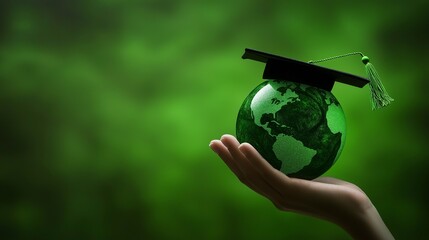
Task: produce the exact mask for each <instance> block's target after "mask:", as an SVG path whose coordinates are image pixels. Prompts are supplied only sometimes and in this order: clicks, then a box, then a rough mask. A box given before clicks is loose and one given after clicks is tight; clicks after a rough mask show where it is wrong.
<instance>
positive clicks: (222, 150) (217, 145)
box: [209, 140, 244, 181]
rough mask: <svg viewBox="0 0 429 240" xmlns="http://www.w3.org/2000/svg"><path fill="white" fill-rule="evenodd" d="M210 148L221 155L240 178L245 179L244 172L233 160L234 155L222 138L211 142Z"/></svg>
mask: <svg viewBox="0 0 429 240" xmlns="http://www.w3.org/2000/svg"><path fill="white" fill-rule="evenodd" d="M209 146H210V148H211V149H212V150H213V151H214V152H215V153H217V154H218V155H219V157H220V158H221V159H222V160H223V161H224V162H225V164H226V165H227V166H228V167H229V169H230V170H231V171H232V172H233V173H234V174H235V175H236V176H237V177H238V178H239V179H240V181H244V174H243V172H242V171H241V170H240V169H239V168H238V167H237V165H236V164H235V163H234V161H233V157H232V156H231V153H230V152H229V150H228V148H227V147H225V145H224V144H223V143H222V142H221V141H220V140H213V141H211V142H210V144H209Z"/></svg>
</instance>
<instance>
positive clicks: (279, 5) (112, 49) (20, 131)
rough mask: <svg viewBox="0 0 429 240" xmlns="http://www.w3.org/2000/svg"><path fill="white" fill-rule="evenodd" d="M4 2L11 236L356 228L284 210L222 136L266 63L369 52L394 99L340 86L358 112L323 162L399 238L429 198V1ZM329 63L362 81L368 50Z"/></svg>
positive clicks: (5, 174) (3, 157) (0, 206)
mask: <svg viewBox="0 0 429 240" xmlns="http://www.w3.org/2000/svg"><path fill="white" fill-rule="evenodd" d="M397 2H398V3H395V2H394V1H363V0H362V1H356V2H355V3H351V2H346V1H332V0H331V1H323V2H319V1H313V2H309V1H302V0H300V1H298V0H296V1H244V0H237V1H191V0H187V1H173V0H168V1H167V0H163V1H157V0H151V1H119V0H105V1H85V0H79V1H78V0H75V1H65V0H64V1H56V0H44V1H12V0H3V1H1V3H0V191H1V194H0V196H1V197H0V228H1V231H0V232H1V235H2V236H1V237H0V238H1V239H347V238H348V236H347V234H346V233H345V232H344V231H343V230H341V229H340V228H338V227H337V226H335V225H333V224H331V223H328V222H325V221H322V220H318V219H315V218H311V217H307V216H301V215H297V214H293V213H287V212H280V211H278V210H276V209H275V208H274V206H273V205H272V204H271V203H270V202H269V201H268V200H266V199H264V198H262V197H260V196H258V195H257V194H255V193H253V192H252V191H251V190H249V189H247V188H246V187H245V186H243V185H242V184H241V183H240V182H239V181H238V180H237V179H236V177H235V176H234V175H233V174H232V173H231V172H230V171H229V170H228V169H227V167H226V166H225V165H224V164H223V163H222V161H220V160H219V159H218V158H217V157H216V155H215V154H214V153H212V152H211V151H210V149H209V148H208V143H209V142H210V140H212V139H215V138H219V137H220V136H221V135H222V134H224V133H232V134H234V132H235V119H236V116H237V113H238V109H239V107H240V105H241V103H242V101H243V100H244V98H245V97H246V96H247V94H248V93H249V92H250V91H251V90H252V89H253V88H254V87H255V86H257V85H258V84H259V83H260V82H262V79H261V76H262V71H263V68H264V66H263V64H261V63H257V62H252V61H244V60H242V59H241V55H242V53H243V51H244V48H245V47H250V48H254V49H258V50H262V51H267V52H272V53H276V54H279V55H284V56H288V57H291V58H295V59H300V60H302V61H308V60H311V59H319V58H324V57H327V56H332V55H338V54H343V53H348V52H353V51H362V52H364V53H365V54H367V55H368V56H369V57H370V58H371V60H372V63H373V64H374V65H375V66H376V68H377V70H378V72H379V73H380V75H381V77H382V80H383V82H384V85H385V86H386V88H387V90H388V91H389V93H390V95H391V96H392V97H393V98H395V102H394V103H393V104H392V105H391V106H389V107H388V108H385V109H383V110H380V111H371V109H370V102H369V90H368V86H366V87H365V88H364V89H359V88H354V87H349V86H346V85H343V84H336V85H335V87H334V89H333V93H334V95H335V96H336V97H337V98H338V100H339V101H340V102H341V104H342V106H343V108H344V111H345V114H346V118H347V124H348V135H347V140H346V144H345V148H344V150H343V153H342V155H341V157H340V158H339V160H338V161H337V163H336V164H335V165H334V167H333V168H332V169H331V170H329V171H328V172H327V173H326V174H325V175H328V176H334V177H337V178H340V179H344V180H347V181H350V182H353V183H355V184H357V185H358V186H360V187H361V188H362V189H363V190H364V191H365V192H366V193H367V194H368V196H369V197H370V198H371V199H372V201H373V203H374V204H375V205H376V206H377V208H378V210H379V212H380V214H381V215H382V217H383V219H384V220H385V222H386V224H387V225H388V226H389V228H390V229H391V231H392V232H393V234H394V235H395V236H396V237H397V238H398V239H423V238H425V235H426V232H427V221H426V219H427V214H428V212H429V211H428V210H429V209H428V205H427V203H428V202H429V197H428V196H429V190H428V189H429V188H428V187H427V184H428V183H429V177H428V176H429V174H428V171H427V169H428V165H429V163H428V157H429V151H428V150H427V147H428V139H427V138H428V133H429V127H428V126H427V123H428V120H429V116H428V115H429V114H428V106H429V102H428V101H427V95H428V89H429V81H428V76H429V68H428V67H427V66H426V65H427V58H428V55H429V48H428V45H427V44H428V42H429V36H428V31H427V25H428V23H429V15H428V14H427V12H428V10H429V4H428V3H425V2H427V1H397ZM323 66H326V67H331V68H335V69H337V70H341V71H346V72H349V73H352V74H355V75H360V76H364V75H365V71H364V66H363V64H362V63H361V62H360V59H359V57H349V58H345V59H341V60H335V61H332V62H329V63H326V64H323Z"/></svg>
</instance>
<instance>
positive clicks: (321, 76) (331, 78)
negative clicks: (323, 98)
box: [242, 48, 393, 110]
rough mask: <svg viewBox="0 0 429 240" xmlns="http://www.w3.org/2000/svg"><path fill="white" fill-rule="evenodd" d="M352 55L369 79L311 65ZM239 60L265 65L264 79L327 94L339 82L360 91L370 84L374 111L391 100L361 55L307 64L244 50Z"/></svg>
mask: <svg viewBox="0 0 429 240" xmlns="http://www.w3.org/2000/svg"><path fill="white" fill-rule="evenodd" d="M352 55H361V56H362V62H363V63H364V64H365V69H366V72H367V75H368V78H369V80H368V79H365V78H362V77H359V76H355V75H352V74H349V73H345V72H340V71H337V70H334V69H329V68H325V67H321V66H318V65H314V64H313V63H316V62H323V61H327V60H332V59H336V58H341V57H347V56H352ZM242 58H243V59H252V60H256V61H259V62H263V63H265V64H266V65H265V70H264V74H263V78H264V79H275V80H285V81H292V82H298V83H303V84H307V85H310V86H314V87H317V88H320V89H324V90H326V91H331V90H332V88H333V86H334V83H335V82H341V83H345V84H348V85H351V86H355V87H360V88H362V87H363V86H365V85H366V84H367V83H369V88H370V91H371V102H372V109H373V110H374V109H379V108H382V107H385V106H387V105H389V104H390V102H392V101H393V98H391V97H390V96H389V94H388V93H387V91H386V89H385V88H384V86H383V84H382V83H381V80H380V77H379V75H378V73H377V71H376V70H375V68H374V66H373V65H372V64H371V63H370V62H369V58H368V57H367V56H365V55H363V53H361V52H353V53H348V54H344V55H339V56H334V57H330V58H325V59H321V60H317V61H310V62H308V63H306V62H301V61H297V60H294V59H290V58H285V57H281V56H277V55H274V54H270V53H265V52H260V51H256V50H253V49H249V48H246V49H245V51H244V54H243V56H242Z"/></svg>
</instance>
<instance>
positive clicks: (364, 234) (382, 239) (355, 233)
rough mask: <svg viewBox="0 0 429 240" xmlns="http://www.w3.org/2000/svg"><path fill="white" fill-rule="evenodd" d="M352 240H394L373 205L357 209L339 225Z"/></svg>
mask: <svg viewBox="0 0 429 240" xmlns="http://www.w3.org/2000/svg"><path fill="white" fill-rule="evenodd" d="M339 225H340V226H341V227H342V228H343V229H344V230H345V231H347V232H348V233H349V234H350V235H351V236H352V237H353V239H365V240H372V239H374V240H391V239H394V237H393V236H392V234H391V233H390V231H389V229H388V228H387V226H386V225H385V223H384V222H383V220H382V218H381V217H380V214H379V213H378V211H377V209H376V208H375V207H374V205H372V204H370V205H369V206H367V207H365V208H362V209H357V210H356V211H355V213H354V216H353V217H352V218H350V220H349V221H345V222H342V223H340V224H339Z"/></svg>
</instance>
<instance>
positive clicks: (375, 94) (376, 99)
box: [362, 56, 394, 110]
mask: <svg viewBox="0 0 429 240" xmlns="http://www.w3.org/2000/svg"><path fill="white" fill-rule="evenodd" d="M362 62H363V64H365V70H366V74H367V75H368V78H369V80H370V82H369V88H370V90H371V104H372V110H375V109H380V108H383V107H386V106H388V105H389V104H390V102H392V101H394V99H393V98H391V97H390V96H389V94H388V93H387V91H386V89H385V88H384V86H383V83H381V80H380V76H379V75H378V73H377V71H376V70H375V67H374V65H372V64H371V63H370V62H369V58H368V57H367V56H363V57H362Z"/></svg>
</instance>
